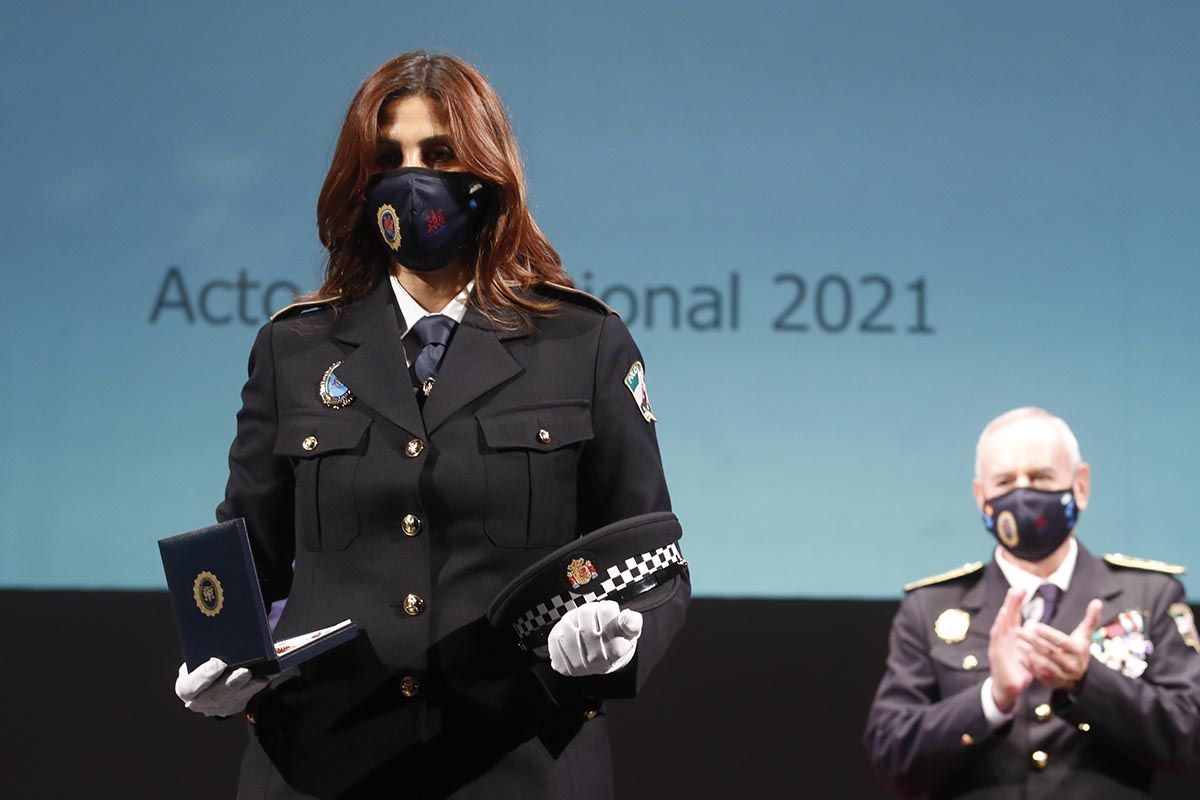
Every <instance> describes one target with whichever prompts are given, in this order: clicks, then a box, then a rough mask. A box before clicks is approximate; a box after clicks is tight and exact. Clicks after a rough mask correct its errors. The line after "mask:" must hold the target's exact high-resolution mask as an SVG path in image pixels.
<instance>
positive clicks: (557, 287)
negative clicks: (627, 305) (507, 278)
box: [538, 281, 617, 314]
mask: <svg viewBox="0 0 1200 800" xmlns="http://www.w3.org/2000/svg"><path fill="white" fill-rule="evenodd" d="M538 288H540V289H542V290H544V291H545V292H546V294H549V295H553V296H554V297H556V298H558V299H560V300H565V301H567V302H568V303H575V304H576V305H581V306H585V307H587V308H590V309H592V310H593V311H599V312H601V313H603V314H616V313H617V312H616V311H614V310H613V308H612V306H610V305H609V304H608V303H606V302H604V301H603V300H601V299H600V298H599V297H596V295H594V294H588V293H587V292H585V291H583V290H582V289H576V288H574V287H572V286H563V285H562V284H561V283H551V282H550V281H542V282H541V283H539V284H538Z"/></svg>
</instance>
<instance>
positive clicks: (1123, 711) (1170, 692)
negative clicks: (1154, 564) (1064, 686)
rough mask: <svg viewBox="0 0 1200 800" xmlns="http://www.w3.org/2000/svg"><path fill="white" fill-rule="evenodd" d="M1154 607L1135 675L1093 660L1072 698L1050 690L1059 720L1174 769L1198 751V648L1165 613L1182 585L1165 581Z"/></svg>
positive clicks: (1176, 600)
mask: <svg viewBox="0 0 1200 800" xmlns="http://www.w3.org/2000/svg"><path fill="white" fill-rule="evenodd" d="M1164 589H1165V590H1164V591H1163V592H1162V593H1161V595H1160V599H1159V602H1157V603H1156V607H1155V608H1154V609H1153V616H1152V621H1151V626H1150V641H1151V642H1152V643H1153V644H1154V652H1153V653H1152V654H1151V656H1150V658H1149V659H1148V666H1147V668H1146V671H1145V672H1144V673H1143V674H1142V676H1141V677H1140V678H1129V677H1126V676H1125V675H1122V674H1121V673H1120V672H1118V671H1117V670H1114V669H1109V668H1108V667H1106V666H1105V665H1104V664H1102V663H1100V662H1099V661H1096V660H1095V659H1092V662H1091V664H1090V665H1089V666H1088V671H1087V675H1086V676H1085V677H1084V680H1083V688H1082V689H1081V690H1080V693H1079V695H1078V697H1076V698H1075V699H1074V701H1072V699H1071V697H1070V696H1069V695H1068V694H1067V693H1066V692H1061V691H1060V692H1055V694H1054V697H1053V698H1052V705H1053V706H1054V708H1055V711H1056V713H1058V714H1059V715H1060V716H1061V717H1062V718H1063V719H1065V720H1067V721H1069V722H1073V723H1075V724H1079V723H1083V722H1086V723H1088V724H1089V725H1090V726H1091V728H1090V731H1089V733H1088V735H1089V736H1095V737H1099V738H1102V739H1104V740H1106V741H1107V742H1109V743H1110V744H1111V747H1112V748H1113V749H1114V750H1117V751H1119V752H1121V753H1122V754H1124V755H1126V756H1128V757H1130V758H1134V759H1137V760H1139V761H1141V762H1142V763H1144V764H1145V765H1146V766H1149V767H1152V768H1177V767H1182V766H1184V765H1185V764H1187V763H1188V762H1190V761H1193V760H1195V759H1196V758H1197V756H1198V755H1200V653H1197V652H1196V651H1195V650H1193V649H1192V648H1190V647H1188V646H1187V644H1185V643H1184V640H1183V637H1182V636H1180V634H1179V631H1178V629H1177V628H1176V625H1175V620H1174V619H1172V618H1171V616H1170V614H1168V613H1167V612H1168V609H1169V608H1170V607H1171V605H1172V604H1174V603H1185V602H1187V600H1186V597H1185V595H1184V591H1183V586H1182V585H1181V584H1180V583H1179V582H1178V581H1176V580H1170V581H1169V583H1168V584H1167V585H1166V586H1165V587H1164Z"/></svg>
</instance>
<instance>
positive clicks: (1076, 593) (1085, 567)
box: [1053, 544, 1123, 633]
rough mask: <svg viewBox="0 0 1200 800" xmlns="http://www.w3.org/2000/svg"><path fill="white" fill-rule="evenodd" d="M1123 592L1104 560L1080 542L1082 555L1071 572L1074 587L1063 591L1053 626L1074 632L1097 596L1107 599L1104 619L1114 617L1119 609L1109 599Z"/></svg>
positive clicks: (1101, 616) (1103, 614)
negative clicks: (1111, 604)
mask: <svg viewBox="0 0 1200 800" xmlns="http://www.w3.org/2000/svg"><path fill="white" fill-rule="evenodd" d="M1120 593H1121V586H1120V584H1118V583H1117V582H1116V581H1115V580H1113V577H1112V574H1111V573H1110V572H1109V571H1108V567H1106V566H1104V562H1103V561H1101V560H1100V559H1098V558H1096V557H1095V556H1094V555H1092V554H1091V553H1089V552H1088V551H1087V550H1085V549H1084V547H1083V545H1082V544H1080V545H1079V555H1078V556H1077V557H1076V560H1075V572H1074V574H1073V575H1071V587H1070V588H1069V589H1067V591H1066V592H1065V593H1064V594H1063V596H1062V600H1061V602H1060V603H1059V606H1058V611H1056V612H1055V613H1054V620H1053V625H1054V627H1055V628H1058V629H1059V630H1060V631H1065V632H1066V633H1070V632H1071V631H1073V630H1074V629H1075V626H1076V625H1078V624H1079V622H1080V621H1081V620H1082V619H1083V615H1084V613H1086V612H1087V606H1088V603H1089V602H1090V601H1091V600H1092V598H1094V597H1098V598H1100V599H1101V600H1104V601H1105V606H1104V611H1103V612H1102V613H1101V615H1100V621H1101V622H1104V621H1105V620H1108V619H1111V618H1112V617H1113V616H1115V615H1116V613H1117V611H1119V610H1123V609H1116V610H1114V609H1112V608H1110V607H1109V605H1108V601H1110V600H1112V599H1113V598H1114V597H1116V596H1117V595H1118V594H1120Z"/></svg>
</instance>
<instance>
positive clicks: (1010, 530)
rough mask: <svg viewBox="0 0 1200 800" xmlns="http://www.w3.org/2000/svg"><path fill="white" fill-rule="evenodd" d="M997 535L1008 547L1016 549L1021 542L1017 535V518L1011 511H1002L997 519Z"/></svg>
mask: <svg viewBox="0 0 1200 800" xmlns="http://www.w3.org/2000/svg"><path fill="white" fill-rule="evenodd" d="M996 535H997V536H998V537H1000V541H1001V542H1003V543H1004V545H1005V546H1007V547H1016V546H1017V542H1019V541H1021V537H1020V535H1018V533H1017V518H1016V517H1014V516H1013V513H1012V512H1011V511H1001V512H1000V516H999V517H997V518H996Z"/></svg>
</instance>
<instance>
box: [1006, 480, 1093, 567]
mask: <svg viewBox="0 0 1200 800" xmlns="http://www.w3.org/2000/svg"><path fill="white" fill-rule="evenodd" d="M1078 521H1079V507H1078V506H1077V505H1076V504H1075V494H1074V492H1072V491H1071V490H1070V489H1058V490H1057V491H1052V492H1045V491H1042V490H1040V489H1026V488H1022V489H1013V490H1012V491H1011V492H1006V493H1005V494H1002V495H1000V496H999V497H996V498H994V499H992V500H988V501H987V502H985V503H984V504H983V526H984V527H985V528H987V529H988V532H989V533H991V534H992V535H993V536H995V537H996V540H997V541H998V542H1000V544H1001V546H1003V547H1004V548H1005V549H1006V550H1008V552H1010V553H1012V554H1013V555H1014V556H1016V557H1017V558H1021V559H1024V560H1026V561H1040V560H1042V559H1043V558H1045V557H1046V556H1048V555H1050V554H1051V553H1053V552H1054V551H1055V550H1057V549H1058V547H1059V545H1061V544H1062V543H1063V542H1065V541H1066V540H1067V537H1068V536H1070V534H1071V531H1072V530H1074V529H1075V523H1076V522H1078Z"/></svg>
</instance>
